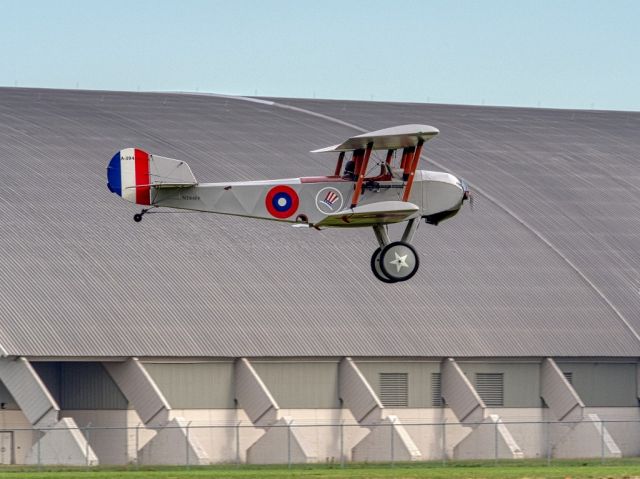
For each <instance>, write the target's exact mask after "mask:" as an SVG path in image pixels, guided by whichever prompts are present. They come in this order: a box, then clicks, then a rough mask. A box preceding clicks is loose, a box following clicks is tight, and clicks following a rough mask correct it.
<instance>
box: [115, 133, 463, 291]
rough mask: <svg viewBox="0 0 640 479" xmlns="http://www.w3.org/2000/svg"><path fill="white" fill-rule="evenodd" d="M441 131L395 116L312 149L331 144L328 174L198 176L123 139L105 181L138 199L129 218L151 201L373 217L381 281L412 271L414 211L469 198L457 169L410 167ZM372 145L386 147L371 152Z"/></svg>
mask: <svg viewBox="0 0 640 479" xmlns="http://www.w3.org/2000/svg"><path fill="white" fill-rule="evenodd" d="M438 133H439V131H438V129H437V128H434V127H432V126H428V125H402V126H395V127H392V128H386V129H383V130H378V131H372V132H369V133H364V134H361V135H357V136H353V137H351V138H349V139H348V140H346V141H345V142H343V143H341V144H338V145H334V146H330V147H328V148H321V149H319V150H314V151H312V153H324V154H328V153H334V154H337V163H336V165H335V169H334V170H333V172H332V174H330V175H328V176H311V177H304V178H287V179H279V180H259V181H240V182H222V183H199V182H198V181H197V180H196V178H195V177H194V175H193V173H192V172H191V169H190V168H189V165H187V163H185V162H184V161H180V160H174V159H171V158H165V157H162V156H157V155H151V154H149V153H146V152H145V151H142V150H140V149H137V148H127V149H123V150H121V151H119V152H118V153H116V154H115V155H114V156H113V158H112V159H111V161H110V162H109V165H108V167H107V186H108V188H109V190H110V191H112V192H113V193H115V194H117V195H119V196H121V197H122V198H124V199H125V200H128V201H130V202H132V203H136V204H138V205H142V206H143V207H144V208H143V209H142V210H141V211H140V213H136V214H135V215H134V217H133V218H134V220H135V221H136V222H139V221H141V220H142V217H143V215H145V214H146V213H147V212H149V211H150V210H151V209H153V208H160V207H166V208H178V209H183V210H193V211H201V212H209V213H219V214H227V215H236V216H245V217H249V218H260V219H266V220H275V221H282V222H286V223H291V224H292V225H293V226H296V227H308V228H313V229H316V230H321V229H323V228H365V227H370V228H372V229H373V232H374V234H375V237H376V239H377V242H378V245H379V246H378V248H377V249H376V250H375V251H374V252H373V254H372V256H371V270H372V271H373V274H374V275H375V277H376V278H378V279H379V280H380V281H383V282H385V283H395V282H399V281H406V280H408V279H410V278H411V277H412V276H413V275H415V274H416V272H417V271H418V267H419V265H420V261H419V257H418V253H417V252H416V250H415V248H414V247H413V246H412V244H411V243H412V240H413V237H414V234H415V232H416V229H417V227H418V225H419V223H420V221H421V220H422V219H424V220H425V221H426V222H427V223H429V224H433V225H437V224H438V223H439V222H441V221H444V220H446V219H448V218H451V217H452V216H454V215H455V214H456V213H457V212H458V211H459V210H460V208H461V207H462V204H463V202H464V201H465V200H466V199H468V198H470V192H469V188H468V186H467V185H466V183H465V182H464V181H463V180H461V179H459V178H457V177H455V176H454V175H452V174H449V173H442V172H434V171H426V170H418V169H417V168H418V163H419V160H420V155H421V152H422V148H423V145H424V143H425V142H426V141H428V140H430V139H431V138H433V137H434V136H436V135H437V134H438ZM378 151H384V155H382V156H381V157H380V158H378V159H377V160H376V159H375V158H376V157H377V156H378V154H377V152H378ZM399 152H400V153H399ZM372 158H373V159H372ZM393 223H406V225H405V227H404V231H403V233H402V236H401V238H400V239H399V240H397V241H391V239H390V237H389V231H388V225H389V224H393Z"/></svg>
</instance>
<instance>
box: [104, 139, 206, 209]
mask: <svg viewBox="0 0 640 479" xmlns="http://www.w3.org/2000/svg"><path fill="white" fill-rule="evenodd" d="M196 184H197V181H196V179H195V177H194V176H193V173H192V172H191V168H189V165H187V164H186V163H185V162H184V161H180V160H173V159H171V158H165V157H163V156H156V155H150V154H149V153H147V152H146V151H143V150H140V149H138V148H125V149H124V150H120V151H119V152H118V153H116V154H115V155H113V158H111V161H110V162H109V166H107V188H109V191H111V192H112V193H115V194H117V195H119V196H121V197H122V198H124V199H125V200H127V201H131V202H132V203H137V204H139V205H150V204H152V192H153V188H172V187H173V188H176V187H179V188H184V187H188V186H194V185H196Z"/></svg>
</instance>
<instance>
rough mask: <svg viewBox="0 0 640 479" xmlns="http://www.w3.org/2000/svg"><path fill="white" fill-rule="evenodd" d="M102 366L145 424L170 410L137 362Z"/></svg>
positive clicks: (104, 364)
mask: <svg viewBox="0 0 640 479" xmlns="http://www.w3.org/2000/svg"><path fill="white" fill-rule="evenodd" d="M103 366H104V367H105V369H106V370H107V372H108V373H109V375H110V376H111V378H112V379H113V380H114V381H115V383H116V384H117V385H118V388H119V389H120V390H121V391H122V393H123V394H124V395H125V397H126V398H127V400H128V401H129V402H130V403H131V404H132V406H133V407H134V408H135V410H136V412H137V413H138V415H139V416H140V419H142V421H143V422H144V423H145V424H146V423H148V422H150V421H153V419H154V417H155V416H157V415H158V414H159V413H161V412H163V411H168V410H169V409H171V406H170V405H169V403H168V402H167V400H166V399H165V397H164V396H163V395H162V393H161V391H160V390H159V389H158V388H157V387H156V385H155V383H154V382H153V379H152V378H151V376H150V375H149V374H148V373H147V371H146V369H145V368H144V366H143V365H142V364H140V362H139V361H138V360H136V359H130V360H129V361H126V362H122V363H120V362H113V363H103Z"/></svg>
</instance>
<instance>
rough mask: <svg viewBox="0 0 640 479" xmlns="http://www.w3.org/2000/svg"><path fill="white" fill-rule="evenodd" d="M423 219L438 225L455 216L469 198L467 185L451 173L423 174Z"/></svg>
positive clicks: (427, 172)
mask: <svg viewBox="0 0 640 479" xmlns="http://www.w3.org/2000/svg"><path fill="white" fill-rule="evenodd" d="M423 181H424V183H423V185H424V186H423V218H425V220H426V222H427V223H430V224H434V225H437V224H438V223H440V222H441V221H444V220H446V219H448V218H451V217H453V216H455V215H456V214H457V213H458V211H460V208H461V207H462V203H463V202H464V200H465V199H467V198H469V194H470V193H469V187H468V186H467V184H466V183H465V182H464V181H463V180H461V179H459V178H457V177H455V176H454V175H452V174H450V173H440V172H433V171H426V172H424V174H423Z"/></svg>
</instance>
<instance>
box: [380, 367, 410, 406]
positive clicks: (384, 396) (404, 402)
mask: <svg viewBox="0 0 640 479" xmlns="http://www.w3.org/2000/svg"><path fill="white" fill-rule="evenodd" d="M380 401H382V405H383V406H385V407H407V406H408V405H409V374H408V373H380Z"/></svg>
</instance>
